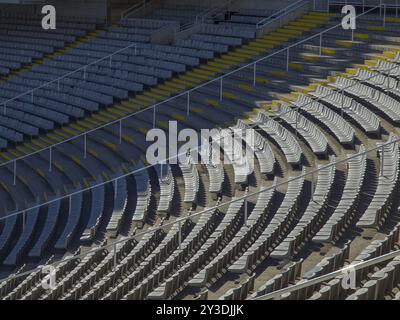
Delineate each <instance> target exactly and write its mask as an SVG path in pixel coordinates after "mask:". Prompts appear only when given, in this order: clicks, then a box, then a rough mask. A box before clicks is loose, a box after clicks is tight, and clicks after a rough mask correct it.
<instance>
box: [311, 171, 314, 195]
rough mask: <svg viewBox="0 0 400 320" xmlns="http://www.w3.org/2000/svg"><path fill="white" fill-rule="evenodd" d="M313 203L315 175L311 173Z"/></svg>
mask: <svg viewBox="0 0 400 320" xmlns="http://www.w3.org/2000/svg"><path fill="white" fill-rule="evenodd" d="M311 201H314V173H311Z"/></svg>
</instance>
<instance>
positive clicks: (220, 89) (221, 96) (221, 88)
mask: <svg viewBox="0 0 400 320" xmlns="http://www.w3.org/2000/svg"><path fill="white" fill-rule="evenodd" d="M223 96H224V88H223V78H222V77H221V80H220V87H219V100H220V101H222V99H223V98H224V97H223Z"/></svg>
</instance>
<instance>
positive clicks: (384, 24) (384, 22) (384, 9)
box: [383, 4, 386, 28]
mask: <svg viewBox="0 0 400 320" xmlns="http://www.w3.org/2000/svg"><path fill="white" fill-rule="evenodd" d="M385 27H386V4H384V5H383V28H385Z"/></svg>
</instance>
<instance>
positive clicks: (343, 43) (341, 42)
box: [335, 40, 353, 48]
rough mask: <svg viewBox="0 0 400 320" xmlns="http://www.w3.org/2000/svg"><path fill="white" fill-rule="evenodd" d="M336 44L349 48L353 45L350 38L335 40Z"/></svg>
mask: <svg viewBox="0 0 400 320" xmlns="http://www.w3.org/2000/svg"><path fill="white" fill-rule="evenodd" d="M335 43H336V44H337V45H338V46H341V47H347V48H350V47H352V46H353V41H350V40H336V42H335Z"/></svg>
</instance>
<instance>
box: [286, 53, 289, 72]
mask: <svg viewBox="0 0 400 320" xmlns="http://www.w3.org/2000/svg"><path fill="white" fill-rule="evenodd" d="M289 54H290V53H289V48H287V50H286V71H289Z"/></svg>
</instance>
